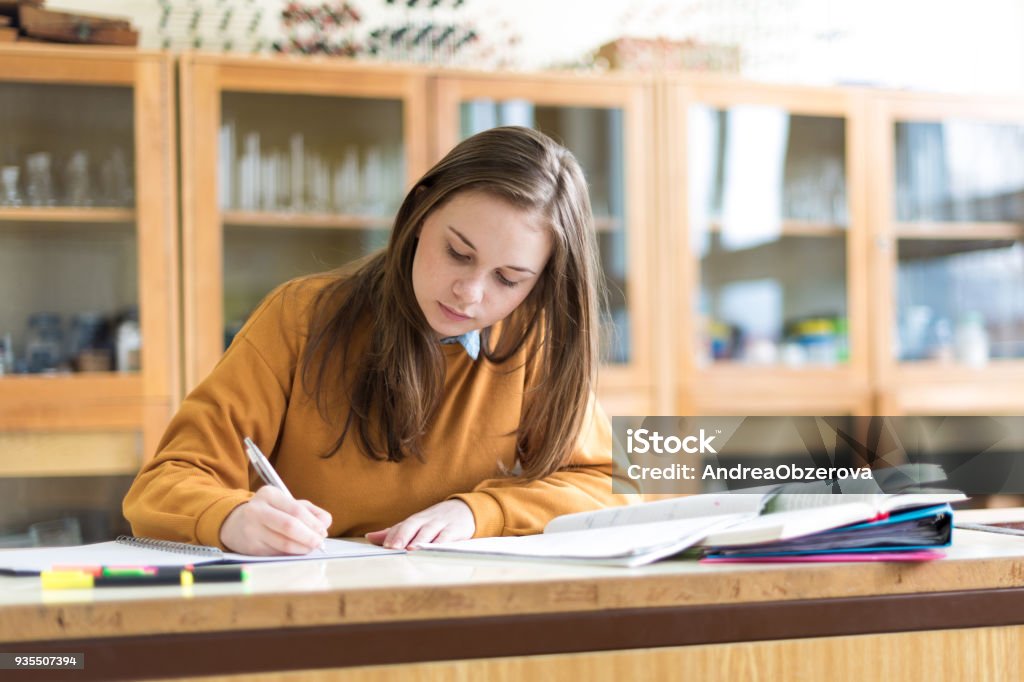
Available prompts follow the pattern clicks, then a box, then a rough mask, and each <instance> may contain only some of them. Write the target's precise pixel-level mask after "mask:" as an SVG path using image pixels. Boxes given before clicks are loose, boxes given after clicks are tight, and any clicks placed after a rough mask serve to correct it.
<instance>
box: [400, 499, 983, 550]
mask: <svg viewBox="0 0 1024 682" xmlns="http://www.w3.org/2000/svg"><path fill="white" fill-rule="evenodd" d="M964 499H966V497H965V496H964V495H962V494H960V493H901V494H862V495H852V494H844V495H831V494H825V495H815V494H778V493H774V492H772V493H763V492H762V493H756V494H755V493H722V494H706V495H694V496H691V497H681V498H674V499H669V500H660V501H658V502H648V503H644V504H637V505H633V506H627V507H615V508H612V509H602V510H599V511H593V512H581V513H578V514H567V515H565V516H560V517H558V518H556V519H554V520H553V521H551V522H550V523H549V524H548V525H547V527H546V528H545V529H544V533H542V534H540V535H530V536H525V537H503V538H478V539H473V540H463V541H460V542H443V543H436V544H429V545H423V546H421V547H420V549H421V550H426V551H437V552H458V553H470V554H484V555H495V556H506V557H520V558H533V559H549V560H559V561H581V562H590V563H600V564H612V565H618V566H641V565H644V564H648V563H651V562H653V561H657V560H658V559H662V558H665V557H669V556H673V555H675V554H679V553H680V552H683V551H684V550H687V549H690V548H693V547H701V548H704V550H705V552H706V553H707V554H709V555H711V556H741V555H743V553H744V550H745V549H746V550H749V552H750V554H751V555H759V556H764V555H766V554H772V555H774V554H794V553H797V554H808V555H809V554H821V553H826V552H869V551H870V552H879V551H887V550H888V551H894V550H896V551H904V552H906V551H909V550H914V549H920V548H932V547H942V546H946V545H948V544H949V542H950V539H951V537H952V536H951V529H952V520H951V518H952V517H951V511H950V508H949V503H950V502H957V501H960V500H964Z"/></svg>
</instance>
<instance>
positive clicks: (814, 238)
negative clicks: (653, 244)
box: [687, 104, 850, 368]
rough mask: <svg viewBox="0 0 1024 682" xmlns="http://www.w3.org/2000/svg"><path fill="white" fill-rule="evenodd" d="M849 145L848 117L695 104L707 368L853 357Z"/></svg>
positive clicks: (693, 150) (692, 174) (693, 207)
mask: <svg viewBox="0 0 1024 682" xmlns="http://www.w3.org/2000/svg"><path fill="white" fill-rule="evenodd" d="M846 144H847V133H846V121H845V119H843V118H841V117H832V116H809V115H797V114H793V113H790V112H789V111H787V110H785V109H783V108H780V107H771V106H747V105H740V106H731V107H727V108H716V107H712V106H708V105H703V104H699V105H692V106H690V107H689V112H688V136H687V149H688V154H687V177H688V188H689V195H688V199H689V203H688V211H689V224H690V226H691V229H690V232H689V235H690V237H689V238H690V240H691V242H690V249H691V251H692V253H693V254H694V255H695V257H696V258H697V259H698V260H699V267H700V290H699V294H698V295H697V301H696V306H697V317H696V319H697V324H696V333H697V344H696V348H697V358H696V364H697V365H698V366H709V365H721V364H744V365H768V366H782V367H785V368H822V367H837V366H842V365H845V364H846V363H847V362H848V361H849V358H850V342H849V335H848V334H849V325H848V317H849V310H848V307H849V306H848V296H847V239H848V229H849V210H848V201H847V181H846V168H847V161H846Z"/></svg>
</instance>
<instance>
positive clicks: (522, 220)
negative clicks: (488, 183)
mask: <svg viewBox="0 0 1024 682" xmlns="http://www.w3.org/2000/svg"><path fill="white" fill-rule="evenodd" d="M551 249H552V244H551V234H550V232H549V230H548V229H547V228H546V227H545V226H544V225H543V224H542V223H541V220H540V219H539V218H538V217H537V216H536V215H534V214H532V213H529V212H526V211H523V210H521V209H518V208H515V207H513V206H512V205H511V204H509V203H507V202H505V201H502V200H501V199H498V198H495V197H493V196H491V195H489V194H486V193H484V192H473V191H469V192H462V193H460V194H457V195H455V196H454V197H453V198H452V199H450V200H449V201H448V202H447V203H445V204H444V205H443V206H441V207H440V208H438V209H436V210H434V211H433V212H432V213H431V214H430V215H428V216H427V218H426V220H424V221H423V225H422V226H421V228H420V232H419V244H418V246H417V247H416V255H415V256H414V258H413V262H412V284H413V289H414V291H415V292H416V301H417V302H418V303H419V304H420V309H421V310H422V311H423V315H424V317H426V318H427V322H428V323H429V324H430V326H431V328H432V329H433V330H434V331H435V332H436V333H437V335H438V336H439V337H442V338H443V337H446V336H459V335H461V334H465V333H466V332H468V331H472V330H474V329H483V328H484V327H488V326H490V325H492V324H494V323H495V322H498V321H499V320H502V319H504V318H505V317H507V316H508V314H509V313H511V312H512V311H513V310H515V309H516V306H518V305H519V304H520V303H522V302H523V299H525V298H526V297H527V295H529V293H530V291H531V290H532V289H533V287H534V286H535V285H536V284H537V281H538V280H539V279H540V275H541V272H543V270H544V266H545V265H546V264H547V262H548V258H549V257H550V256H551Z"/></svg>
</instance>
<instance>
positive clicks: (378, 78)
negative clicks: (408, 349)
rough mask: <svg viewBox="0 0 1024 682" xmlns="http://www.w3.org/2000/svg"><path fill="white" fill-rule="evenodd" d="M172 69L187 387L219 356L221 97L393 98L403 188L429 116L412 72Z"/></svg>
mask: <svg viewBox="0 0 1024 682" xmlns="http://www.w3.org/2000/svg"><path fill="white" fill-rule="evenodd" d="M179 68H180V83H181V87H180V106H181V111H180V117H181V136H182V152H181V159H182V173H183V178H184V180H183V183H182V250H183V257H182V265H183V292H184V293H183V295H184V306H183V309H184V352H185V385H186V387H187V388H189V389H191V388H192V387H194V386H195V385H196V384H197V383H198V382H199V381H200V380H202V378H203V377H205V376H206V374H207V373H208V372H209V371H210V370H211V369H212V368H213V366H214V365H215V364H216V363H217V360H218V359H219V358H220V356H221V355H222V354H223V351H224V348H223V338H224V312H223V281H224V266H223V254H224V252H223V222H224V215H223V213H222V211H221V209H220V207H219V205H218V180H217V170H218V161H219V160H218V158H217V156H218V149H217V143H216V142H217V135H218V130H219V127H220V123H221V95H222V94H223V93H225V92H247V93H261V94H275V95H319V96H335V97H353V98H383V99H394V100H400V101H401V102H402V104H403V112H402V121H403V123H402V125H403V134H404V137H405V139H404V140H403V144H404V148H405V150H406V158H405V161H406V182H407V184H409V185H411V183H412V182H413V181H414V180H415V179H416V178H418V177H419V176H420V175H421V174H422V173H423V172H424V171H425V170H426V163H427V157H428V149H429V142H428V139H427V127H426V125H425V123H424V121H425V120H426V117H427V115H428V112H427V77H426V71H425V70H422V69H417V68H413V67H402V68H396V67H388V66H375V65H367V64H361V63H360V64H356V63H353V62H348V61H340V60H336V59H317V58H308V59H294V58H288V57H279V56H275V57H258V58H254V57H237V56H221V55H206V54H198V53H194V54H184V55H182V56H181V58H180V67H179ZM283 115H287V113H286V112H283ZM233 219H238V220H240V221H241V222H243V223H247V224H254V223H255V224H269V223H272V222H275V221H274V216H273V215H268V214H261V213H258V212H249V213H247V214H240V213H239V212H233ZM311 220H312V222H313V223H317V222H319V223H321V224H318V225H314V226H317V227H325V228H326V229H331V228H333V227H341V228H342V229H343V228H344V225H342V224H341V223H339V224H334V223H333V222H332V221H331V220H330V219H329V217H328V216H320V217H319V218H318V219H311ZM283 222H285V220H284V219H282V223H283ZM307 222H308V221H307ZM342 222H344V221H342Z"/></svg>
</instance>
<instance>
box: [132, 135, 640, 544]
mask: <svg viewBox="0 0 1024 682" xmlns="http://www.w3.org/2000/svg"><path fill="white" fill-rule="evenodd" d="M599 282H600V269H599V265H598V261H597V247H596V242H595V236H594V231H593V217H592V214H591V209H590V200H589V197H588V194H587V188H586V182H585V180H584V178H583V174H582V172H581V171H580V168H579V165H578V164H577V162H576V160H575V159H574V158H573V156H572V154H570V153H569V152H568V151H567V150H566V149H564V148H563V147H561V146H559V145H557V144H556V143H554V142H553V141H552V140H551V139H549V138H548V137H546V136H544V135H543V134H541V133H538V132H536V131H533V130H530V129H528V128H518V127H506V128H495V129H492V130H488V131H486V132H483V133H480V134H478V135H475V136H473V137H471V138H469V139H468V140H466V141H464V142H462V143H461V144H459V145H458V146H456V147H455V148H454V149H453V150H452V151H451V152H450V153H449V154H448V155H447V156H446V157H445V158H444V159H442V160H441V161H440V162H439V163H438V164H437V165H436V166H434V168H432V169H431V170H430V171H429V172H428V173H427V174H426V175H425V176H423V178H422V179H420V181H419V182H417V183H416V185H415V187H413V189H412V190H411V191H410V192H409V194H408V196H406V198H405V201H404V202H403V203H402V206H401V208H400V209H399V212H398V215H397V217H396V219H395V224H394V229H393V232H392V236H391V241H390V243H389V245H388V247H387V249H386V250H385V251H383V252H381V253H378V254H375V255H372V256H370V257H368V258H366V259H364V260H363V261H361V262H359V263H356V264H354V266H352V267H350V268H348V271H341V272H335V273H327V274H323V275H316V276H311V277H305V278H301V279H297V280H293V281H291V282H288V283H286V284H284V285H282V286H281V287H279V288H278V289H277V290H275V291H274V292H272V293H271V294H270V295H269V296H268V297H267V298H266V299H265V300H264V301H263V303H261V305H260V306H259V308H257V310H256V311H255V312H254V313H253V314H252V316H251V317H250V319H249V320H248V322H247V323H246V325H245V327H244V328H243V329H242V330H241V332H239V334H238V336H237V337H236V338H235V340H234V342H233V343H232V344H231V347H230V348H228V350H227V352H226V353H225V354H224V356H223V358H222V359H221V360H220V362H219V363H218V364H217V366H216V367H215V368H214V370H213V371H212V372H211V373H210V375H209V377H207V378H206V380H205V381H203V382H202V383H201V384H200V385H199V386H198V387H197V388H196V389H195V390H194V391H193V392H192V393H191V394H190V395H189V396H188V397H187V398H186V399H185V401H184V403H183V404H182V406H181V409H180V410H179V411H178V413H177V415H176V416H175V417H174V419H173V420H172V422H171V424H170V426H169V428H168V429H167V432H166V434H165V435H164V437H163V440H162V442H161V444H160V447H159V451H158V453H157V454H156V456H155V457H154V458H153V459H152V460H150V461H149V462H147V463H146V465H145V466H144V467H143V469H142V471H140V473H139V475H138V477H137V478H136V480H135V482H134V484H133V485H132V488H131V490H130V491H129V492H128V495H127V497H126V498H125V502H124V512H125V516H126V517H127V518H128V520H129V521H130V522H131V524H132V529H133V532H134V533H135V534H136V535H139V536H148V537H157V538H162V539H168V540H176V541H182V542H191V543H199V544H207V545H216V546H220V547H224V548H227V549H230V550H233V551H236V552H242V553H247V554H280V553H304V552H308V551H310V550H311V549H313V548H314V547H316V546H318V545H319V544H320V542H321V540H322V538H323V537H326V536H327V535H338V536H351V535H355V534H366V535H367V537H369V539H370V540H371V541H373V542H375V543H377V544H383V545H384V546H386V547H407V546H411V545H413V544H418V543H425V542H431V541H446V540H460V539H465V538H470V537H474V536H476V537H480V536H492V535H522V534H529V533H536V532H540V531H541V530H542V529H543V527H544V525H545V524H546V523H547V522H548V521H549V520H550V519H552V518H553V517H555V516H558V515H560V514H566V513H570V512H576V511H583V510H587V509H594V508H597V507H601V506H606V505H611V504H619V503H621V501H622V498H620V497H619V496H617V495H613V494H612V486H611V429H610V425H609V422H608V418H607V417H606V416H605V415H604V413H603V412H602V411H601V409H600V407H599V406H598V405H597V403H596V401H595V400H594V397H593V389H594V381H595V374H596V369H597V362H598V361H597V343H598V317H599V305H598V298H599V295H598V287H599ZM246 436H250V437H252V439H253V440H254V441H255V442H256V444H257V445H259V446H260V448H261V449H262V450H263V451H264V452H266V453H267V455H268V456H269V457H270V459H271V461H272V462H273V464H274V467H275V469H276V470H277V472H278V473H279V474H280V476H281V478H282V479H283V480H284V481H285V483H286V484H287V486H288V488H289V489H290V491H291V493H292V494H293V495H294V496H295V498H296V500H291V499H289V498H288V497H287V495H285V494H284V493H282V492H281V491H279V490H277V489H276V488H273V487H271V486H264V487H258V486H259V480H258V478H256V477H255V475H254V474H251V473H250V470H249V467H248V460H247V458H246V455H245V453H244V449H243V445H242V441H243V439H244V438H245V437H246ZM256 488H258V489H256ZM253 490H255V492H253Z"/></svg>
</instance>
